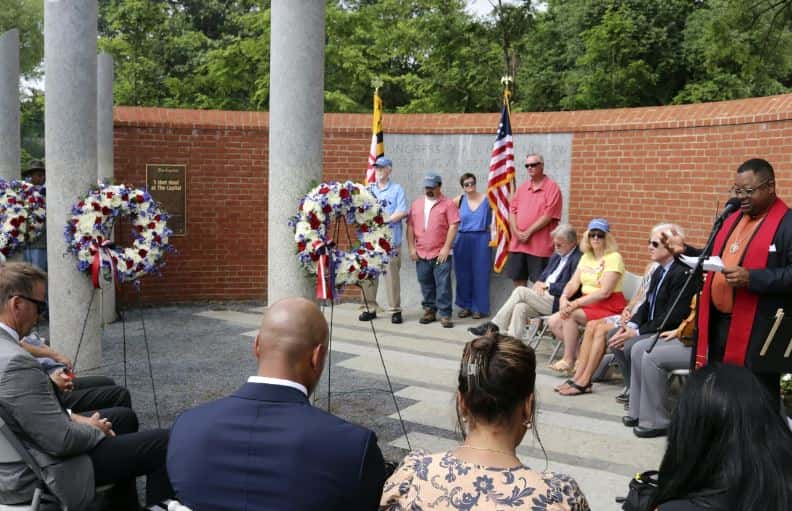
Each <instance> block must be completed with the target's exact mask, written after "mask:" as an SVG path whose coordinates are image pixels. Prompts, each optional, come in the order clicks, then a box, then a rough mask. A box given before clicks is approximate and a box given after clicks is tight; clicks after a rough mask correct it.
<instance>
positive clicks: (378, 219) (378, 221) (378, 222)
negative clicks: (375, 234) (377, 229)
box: [374, 215, 385, 225]
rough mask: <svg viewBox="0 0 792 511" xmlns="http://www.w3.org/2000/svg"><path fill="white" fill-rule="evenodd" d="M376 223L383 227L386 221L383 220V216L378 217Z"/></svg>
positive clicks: (375, 219)
mask: <svg viewBox="0 0 792 511" xmlns="http://www.w3.org/2000/svg"><path fill="white" fill-rule="evenodd" d="M374 223H376V224H377V225H382V224H383V223H385V219H383V218H382V215H377V216H375V217H374Z"/></svg>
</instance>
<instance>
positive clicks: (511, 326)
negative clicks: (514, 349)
mask: <svg viewBox="0 0 792 511" xmlns="http://www.w3.org/2000/svg"><path fill="white" fill-rule="evenodd" d="M551 234H552V236H553V245H554V246H555V253H554V254H553V255H552V257H550V261H548V263H547V266H546V267H545V269H544V270H543V271H542V273H541V274H540V275H539V280H537V281H536V282H534V283H533V284H532V285H531V286H530V287H526V286H517V287H515V288H514V291H512V294H511V296H509V299H508V300H506V303H504V304H503V306H501V308H500V309H498V313H497V314H495V317H494V318H492V321H487V322H484V323H482V324H481V325H478V326H475V327H471V328H468V332H470V333H471V334H473V335H477V336H481V335H484V334H486V333H487V332H499V331H504V332H507V333H508V335H511V336H512V337H517V338H520V337H521V336H522V334H523V331H524V330H525V325H526V324H527V322H528V320H530V319H533V318H538V317H540V316H549V315H550V314H552V313H554V312H556V311H557V310H558V300H559V297H560V296H561V293H562V292H563V291H564V286H566V284H567V282H569V279H571V278H572V275H573V274H574V273H575V270H576V269H577V265H578V262H580V256H581V253H580V250H579V249H578V247H577V233H576V232H575V229H574V228H573V227H572V226H571V225H569V224H560V225H558V226H557V227H556V228H555V229H553V232H552V233H551Z"/></svg>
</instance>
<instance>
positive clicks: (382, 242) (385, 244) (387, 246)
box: [379, 238, 391, 252]
mask: <svg viewBox="0 0 792 511" xmlns="http://www.w3.org/2000/svg"><path fill="white" fill-rule="evenodd" d="M379 246H380V247H382V250H384V251H385V252H390V251H391V244H390V243H388V240H386V239H385V238H380V239H379Z"/></svg>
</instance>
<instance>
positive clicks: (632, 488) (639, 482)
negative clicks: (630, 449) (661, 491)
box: [616, 470, 658, 511]
mask: <svg viewBox="0 0 792 511" xmlns="http://www.w3.org/2000/svg"><path fill="white" fill-rule="evenodd" d="M657 474H658V472H657V470H647V471H646V472H643V473H640V474H636V475H635V477H634V478H632V479H630V485H629V489H628V491H627V496H626V497H617V498H616V503H617V504H621V505H622V510H623V511H649V502H650V501H651V500H652V497H653V496H654V493H655V492H656V491H657Z"/></svg>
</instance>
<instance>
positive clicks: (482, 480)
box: [473, 476, 495, 493]
mask: <svg viewBox="0 0 792 511" xmlns="http://www.w3.org/2000/svg"><path fill="white" fill-rule="evenodd" d="M473 487H474V488H476V489H477V490H478V491H480V492H481V493H489V492H491V491H492V490H493V489H494V488H495V485H494V484H493V480H492V478H491V477H489V476H479V477H477V478H476V481H475V482H474V483H473Z"/></svg>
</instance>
